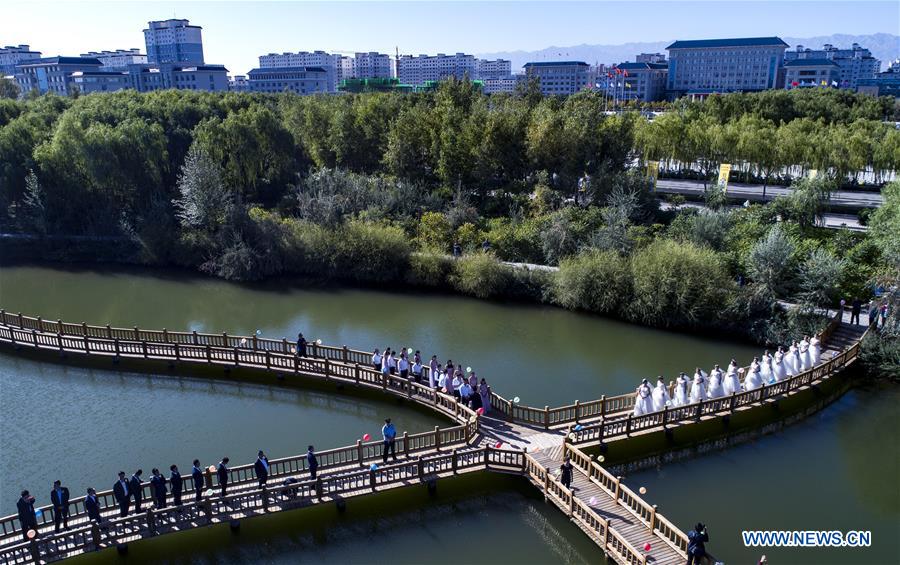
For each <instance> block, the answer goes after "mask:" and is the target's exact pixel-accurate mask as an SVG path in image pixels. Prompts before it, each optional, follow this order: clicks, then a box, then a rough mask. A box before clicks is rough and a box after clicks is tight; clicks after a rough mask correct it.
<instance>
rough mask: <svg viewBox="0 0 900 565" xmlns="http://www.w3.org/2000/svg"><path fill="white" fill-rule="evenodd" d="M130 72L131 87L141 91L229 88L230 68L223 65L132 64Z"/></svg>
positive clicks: (221, 89)
mask: <svg viewBox="0 0 900 565" xmlns="http://www.w3.org/2000/svg"><path fill="white" fill-rule="evenodd" d="M128 74H129V77H130V78H131V88H134V89H135V90H137V91H139V92H152V91H154V90H163V89H167V88H175V89H178V90H203V91H207V92H224V91H227V90H228V69H226V68H225V67H224V66H223V65H184V66H182V65H149V64H148V65H132V66H131V68H129V69H128Z"/></svg>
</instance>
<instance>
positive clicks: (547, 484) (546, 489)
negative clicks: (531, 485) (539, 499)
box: [541, 465, 550, 498]
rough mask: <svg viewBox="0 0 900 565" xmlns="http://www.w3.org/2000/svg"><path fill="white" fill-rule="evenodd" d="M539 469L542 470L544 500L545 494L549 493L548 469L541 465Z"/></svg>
mask: <svg viewBox="0 0 900 565" xmlns="http://www.w3.org/2000/svg"><path fill="white" fill-rule="evenodd" d="M541 469H543V470H544V498H546V497H547V493H548V492H549V491H550V467H544V466H543V465H541Z"/></svg>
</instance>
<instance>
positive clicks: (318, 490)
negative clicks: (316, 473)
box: [316, 477, 324, 502]
mask: <svg viewBox="0 0 900 565" xmlns="http://www.w3.org/2000/svg"><path fill="white" fill-rule="evenodd" d="M323 491H324V489H323V488H322V477H316V498H318V499H319V502H322V492H323Z"/></svg>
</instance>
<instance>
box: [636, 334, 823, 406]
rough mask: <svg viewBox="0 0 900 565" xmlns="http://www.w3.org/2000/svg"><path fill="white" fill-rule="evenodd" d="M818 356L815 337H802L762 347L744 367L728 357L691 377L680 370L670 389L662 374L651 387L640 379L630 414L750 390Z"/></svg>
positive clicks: (812, 362)
mask: <svg viewBox="0 0 900 565" xmlns="http://www.w3.org/2000/svg"><path fill="white" fill-rule="evenodd" d="M821 359H822V347H821V343H820V341H819V338H817V337H815V336H813V337H811V338H810V337H804V338H803V339H802V340H801V341H800V342H799V343H798V342H794V343H793V344H792V345H791V346H790V347H789V348H788V349H787V350H785V349H784V348H783V347H779V348H778V351H776V352H775V354H774V355H771V354H770V353H769V352H768V351H766V352H764V353H763V355H762V357H761V358H760V357H754V358H753V361H752V362H751V363H750V367H749V368H748V369H746V370H745V369H744V368H743V367H738V365H737V362H736V361H735V360H734V359H732V360H731V362H730V363H729V364H728V368H727V369H726V370H725V371H722V368H721V367H720V366H719V365H715V366H714V367H713V368H712V370H711V371H710V372H709V373H707V372H705V371H703V369H701V368H699V367H697V369H696V370H695V371H694V378H693V379H691V378H690V377H688V376H687V374H686V373H681V375H679V376H678V378H677V379H675V383H674V385H673V386H672V389H671V391H670V389H669V387H667V386H666V383H665V381H664V380H663V378H662V377H659V378H658V379H657V381H656V386H655V387H651V386H650V381H648V380H647V379H644V380H643V381H642V382H641V384H640V386H638V388H637V391H636V394H635V403H634V415H635V416H642V415H644V414H651V413H653V412H659V411H661V410H664V409H665V408H666V407H667V406H668V407H671V408H675V407H678V406H686V405H688V404H694V403H696V402H700V401H701V400H712V399H715V398H722V397H725V396H731V395H732V394H735V393H738V392H741V391H748V390H754V389H757V388H760V387H762V386H764V385H767V384H774V383H776V382H778V381H783V380H786V379H788V378H790V377H793V376H795V375H799V374H800V373H803V372H804V371H807V370H809V369H811V368H812V367H815V366H816V365H818V364H819V362H820V361H821Z"/></svg>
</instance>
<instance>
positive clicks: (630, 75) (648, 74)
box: [600, 63, 669, 102]
mask: <svg viewBox="0 0 900 565" xmlns="http://www.w3.org/2000/svg"><path fill="white" fill-rule="evenodd" d="M615 68H617V69H619V71H620V73H616V72H615V71H613V70H610V71H608V72H610V73H612V75H613V76H612V78H610V77H609V76H608V75H607V76H606V77H604V78H601V79H600V81H601V82H600V85H601V87H600V88H602V89H603V90H605V91H606V93H607V95H609V96H611V97H614V98H618V99H619V100H638V101H641V102H656V101H658V100H663V99H664V98H665V97H666V78H667V77H668V74H669V67H668V65H666V64H665V63H620V64H618V65H616V66H615Z"/></svg>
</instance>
